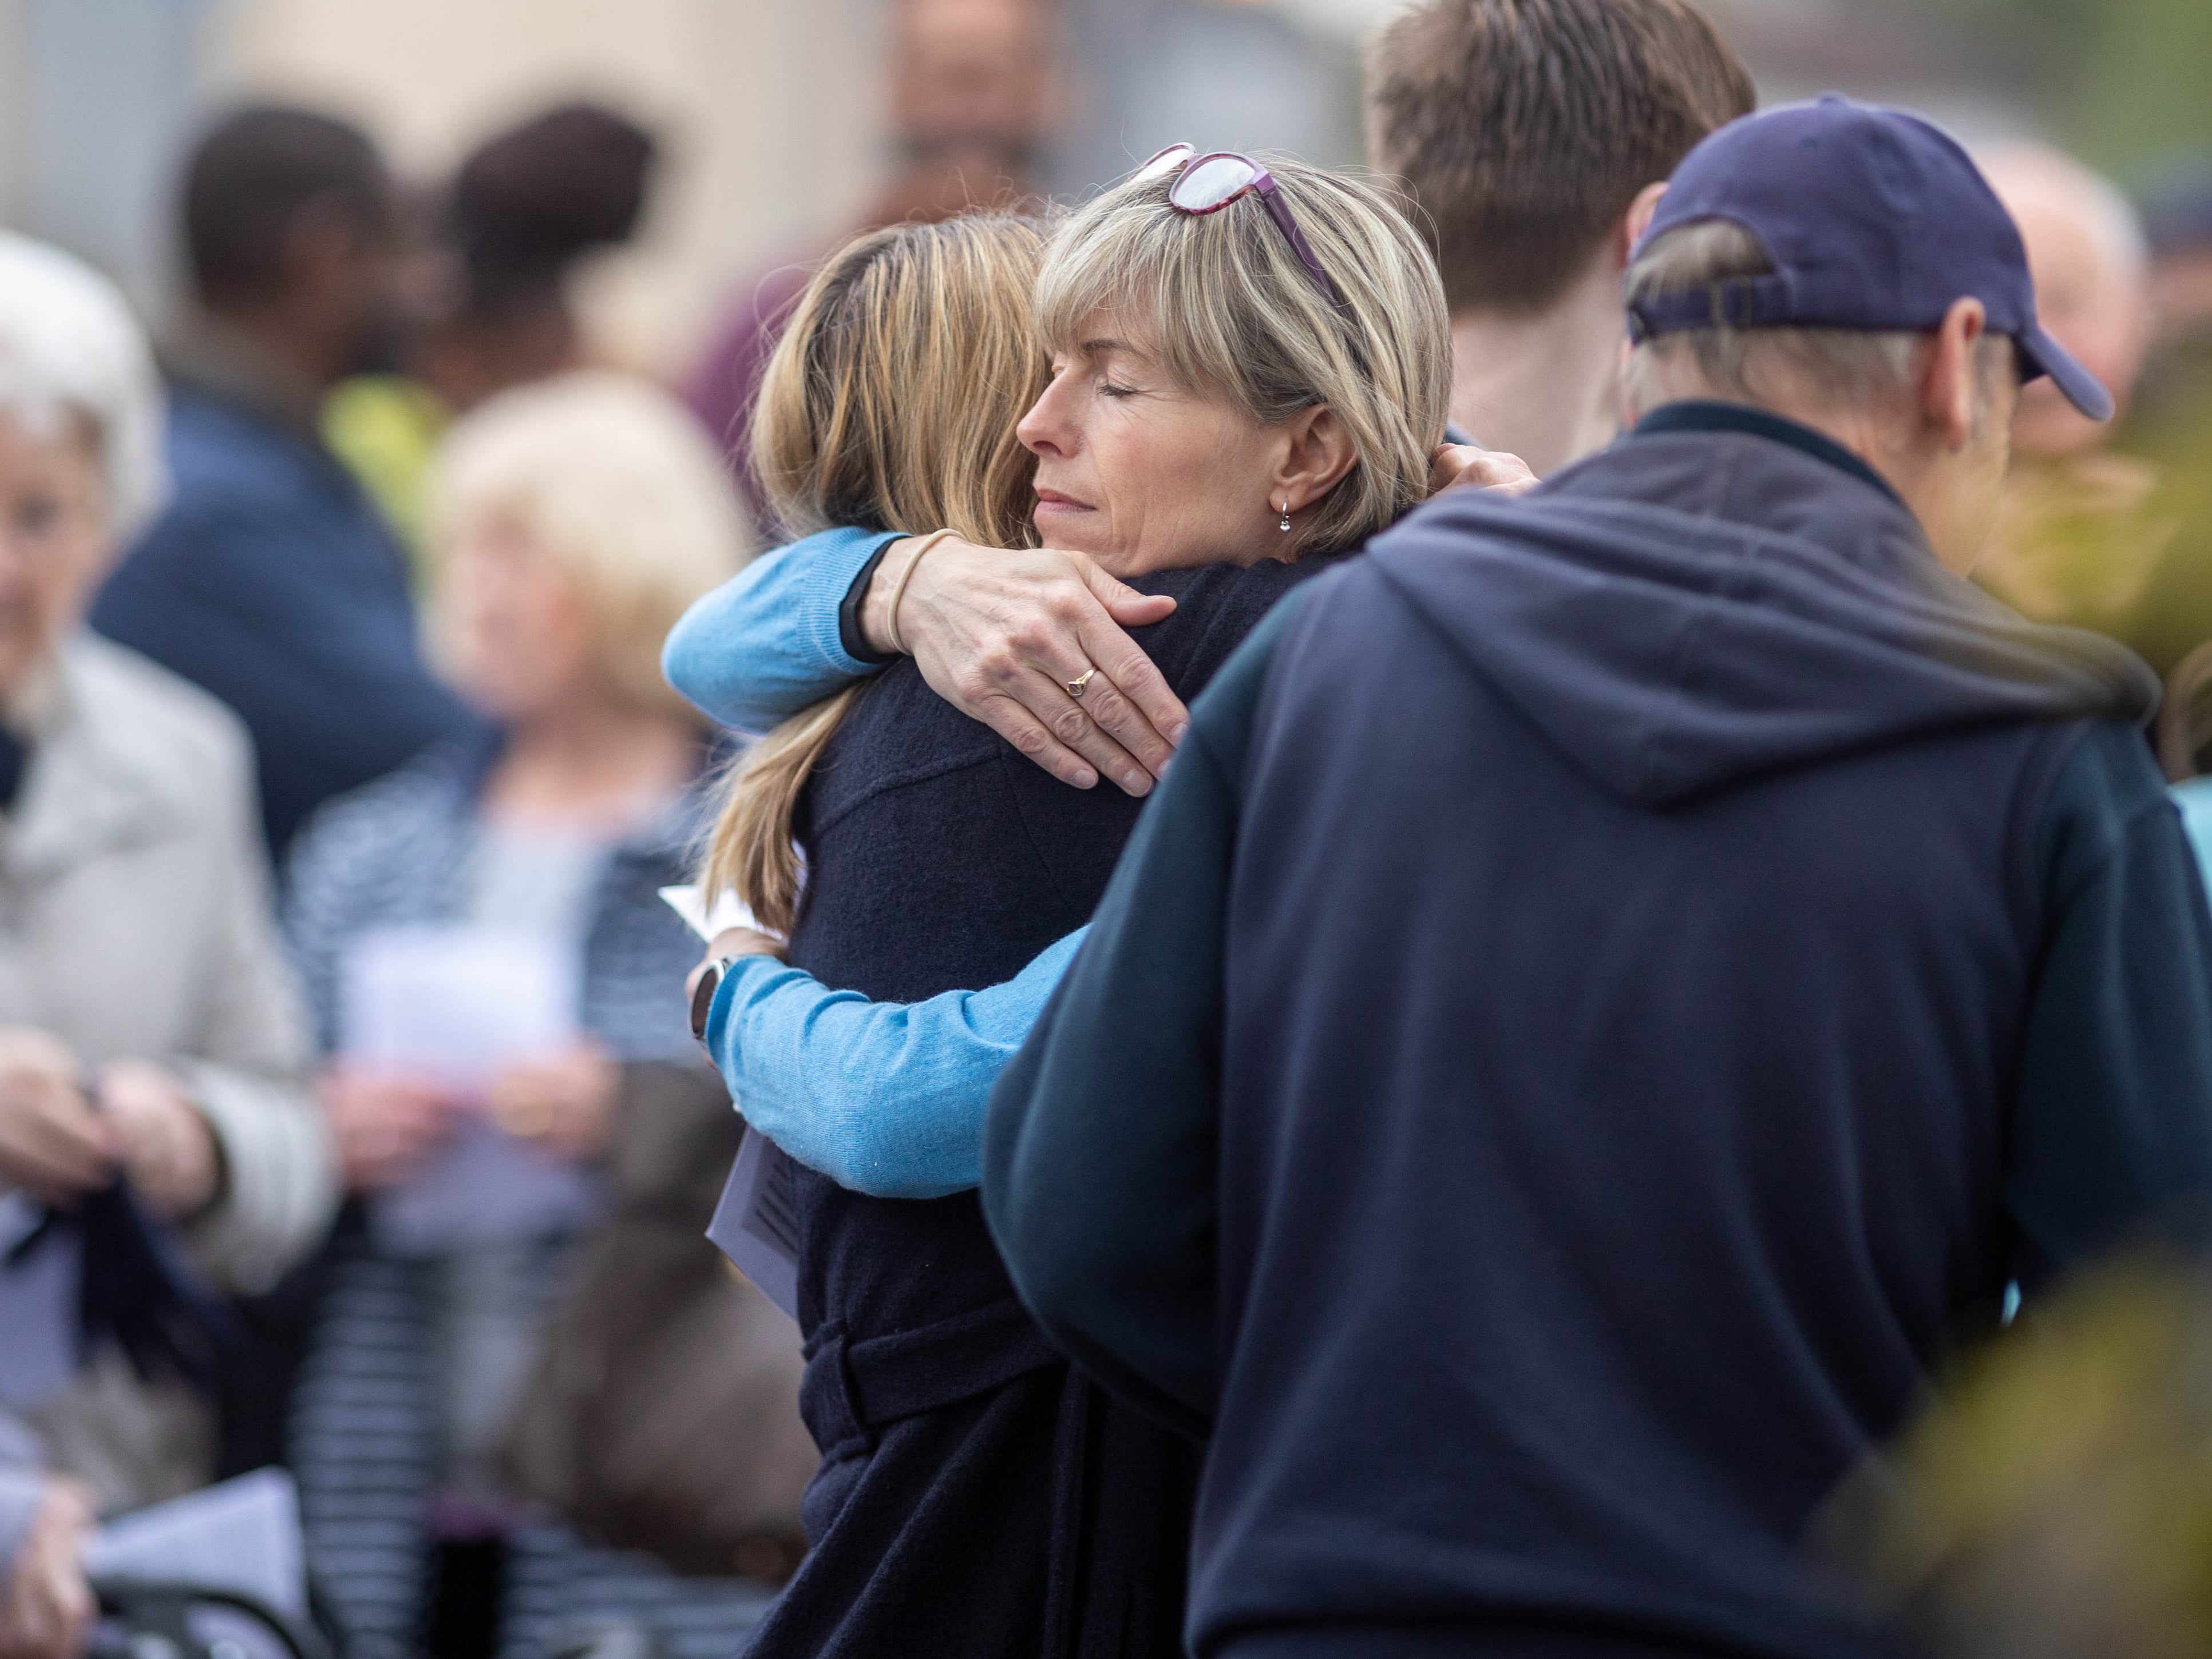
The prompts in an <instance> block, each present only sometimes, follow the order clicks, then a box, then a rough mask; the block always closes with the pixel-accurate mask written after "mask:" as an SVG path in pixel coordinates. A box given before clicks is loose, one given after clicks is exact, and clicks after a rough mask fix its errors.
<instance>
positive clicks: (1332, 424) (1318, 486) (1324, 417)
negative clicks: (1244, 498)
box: [1267, 404, 1359, 513]
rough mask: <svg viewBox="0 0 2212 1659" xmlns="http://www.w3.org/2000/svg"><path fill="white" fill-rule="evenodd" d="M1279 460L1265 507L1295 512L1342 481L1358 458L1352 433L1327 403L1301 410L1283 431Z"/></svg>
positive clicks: (1292, 417)
mask: <svg viewBox="0 0 2212 1659" xmlns="http://www.w3.org/2000/svg"><path fill="white" fill-rule="evenodd" d="M1283 436H1284V443H1283V448H1282V458H1281V459H1280V460H1279V461H1278V462H1277V463H1276V465H1275V476H1274V477H1273V478H1271V479H1269V480H1268V485H1267V504H1268V505H1269V506H1270V507H1275V508H1276V509H1278V510H1279V511H1284V512H1291V513H1296V512H1298V511H1300V510H1301V509H1303V508H1304V507H1310V506H1311V505H1312V504H1313V503H1314V502H1316V501H1319V500H1320V499H1321V498H1322V496H1324V495H1328V492H1329V491H1330V490H1332V489H1335V488H1336V487H1337V485H1338V484H1339V483H1342V482H1343V479H1344V475H1345V474H1346V473H1347V472H1349V471H1352V466H1353V465H1354V464H1355V463H1356V462H1357V461H1358V459H1359V450H1358V446H1357V445H1355V444H1354V443H1353V442H1352V434H1351V432H1350V431H1349V430H1348V429H1347V428H1346V426H1345V424H1344V422H1342V421H1340V420H1339V419H1338V418H1337V414H1336V411H1335V410H1333V409H1331V408H1330V407H1329V406H1328V404H1315V405H1314V406H1313V407H1312V408H1310V409H1302V410H1299V411H1298V412H1297V414H1296V415H1294V416H1291V420H1290V422H1289V424H1288V425H1287V426H1285V428H1284V433H1283Z"/></svg>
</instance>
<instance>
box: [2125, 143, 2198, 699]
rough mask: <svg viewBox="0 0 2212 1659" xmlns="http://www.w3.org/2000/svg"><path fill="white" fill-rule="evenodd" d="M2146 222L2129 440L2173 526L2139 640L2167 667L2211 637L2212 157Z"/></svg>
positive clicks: (2154, 200)
mask: <svg viewBox="0 0 2212 1659" xmlns="http://www.w3.org/2000/svg"><path fill="white" fill-rule="evenodd" d="M2144 221H2145V228H2146V229H2147V230H2148V233H2149V239H2150V246H2151V269H2150V290H2151V312H2152V317H2153V320H2154V330H2155V332H2154V337H2153V339H2152V343H2151V352H2150V361H2149V364H2148V368H2147V370H2146V372H2145V374H2144V377H2143V385H2142V391H2141V392H2140V394H2139V395H2138V396H2137V398H2136V411H2135V416H2134V418H2133V419H2132V420H2131V421H2130V422H2129V427H2128V430H2127V432H2126V433H2125V434H2124V436H2123V442H2124V444H2125V445H2126V447H2128V449H2129V450H2130V453H2135V454H2138V455H2141V456H2142V457H2143V458H2144V459H2146V460H2148V461H2149V462H2150V463H2151V464H2152V465H2155V466H2157V467H2158V468H2159V469H2160V509H2161V511H2162V512H2163V513H2165V515H2166V517H2167V519H2168V520H2170V521H2171V522H2172V525H2173V531H2172V539H2171V540H2170V541H2169V542H2168V543H2167V544H2166V552H2165V556H2164V557H2163V558H2161V559H2160V562H2159V566H2158V568H2157V570H2156V571H2155V572H2154V574H2153V575H2152V577H2151V580H2150V587H2149V592H2148V596H2147V597H2146V599H2145V601H2144V604H2143V607H2142V617H2141V620H2140V622H2139V623H2138V624H2137V626H2136V630H2135V640H2134V643H2135V644H2136V647H2137V648H2138V649H2140V650H2141V651H2142V652H2143V653H2144V654H2145V655H2147V656H2148V657H2149V658H2150V659H2151V661H2152V663H2153V665H2155V666H2158V667H2160V668H2164V667H2166V666H2167V665H2171V664H2172V663H2174V662H2175V661H2176V660H2177V659H2179V658H2180V657H2181V656H2182V655H2183V654H2184V653H2186V652H2190V651H2192V650H2195V649H2197V648H2198V647H2202V646H2203V645H2204V644H2205V643H2206V642H2207V641H2212V155H2203V156H2200V157H2198V158H2197V159H2196V160H2195V161H2190V162H2185V163H2182V164H2181V165H2179V166H2178V167H2175V168H2174V169H2173V170H2172V172H2171V173H2169V174H2168V175H2167V176H2166V179H2164V180H2163V181H2162V182H2161V183H2160V185H2158V186H2157V187H2156V188H2155V189H2154V190H2153V191H2151V193H2150V195H2149V197H2148V200H2147V201H2146V203H2145V205H2144Z"/></svg>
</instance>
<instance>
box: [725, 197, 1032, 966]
mask: <svg viewBox="0 0 2212 1659" xmlns="http://www.w3.org/2000/svg"><path fill="white" fill-rule="evenodd" d="M1046 234H1047V227H1046V226H1045V224H1044V223H1043V222H1042V221H1041V220H1037V219H1033V218H1027V217H1022V216H1014V215H1008V214H997V213H978V214H968V215H963V216H961V217H959V218H956V219H948V220H945V222H942V223H939V224H933V225H898V226H894V227H892V228H890V229H887V230H878V231H872V232H869V233H867V234H864V235H861V236H859V237H856V238H855V239H854V240H852V241H850V242H848V243H847V244H846V245H845V246H843V247H842V248H841V249H839V250H838V252H836V253H835V254H833V255H832V256H831V257H830V258H829V262H828V263H827V264H824V265H823V268H822V270H821V272H820V273H819V274H818V275H817V276H816V277H815V278H814V280H813V282H812V283H810V284H809V285H808V287H807V289H806V292H805V295H802V296H801V297H800V300H799V305H798V307H797V309H796V310H795V311H794V312H793V315H792V319H791V323H790V325H789V326H788V327H787V328H786V330H785V331H784V334H783V337H782V339H781V341H780V342H778V343H777V345H776V349H775V353H774V355H773V356H770V357H769V363H768V368H767V370H766V372H765V373H764V374H763V376H762V380H761V392H760V402H759V405H758V408H757V410H756V412H755V415H754V418H753V439H752V461H753V470H754V472H755V474H756V476H757V477H758V478H759V479H760V481H761V485H762V488H763V490H764V491H765V492H766V494H767V495H768V498H769V506H770V507H771V508H772V509H773V511H774V513H775V517H776V518H777V519H779V520H781V522H782V523H784V524H785V525H787V526H790V528H791V529H792V531H793V532H794V533H795V534H801V535H804V534H807V533H810V532H813V531H817V530H824V529H828V528H829V527H831V526H836V525H858V526H865V527H867V528H872V529H878V530H887V531H897V532H901V533H902V534H905V535H918V534H921V533H922V532H927V531H930V530H936V529H947V530H950V531H951V532H953V533H954V534H955V535H957V536H959V537H960V538H963V540H966V541H971V542H975V543H979V544H983V545H986V546H995V547H1014V546H1023V545H1026V544H1029V543H1030V542H1031V541H1032V540H1033V535H1032V532H1031V531H1030V523H1029V514H1030V507H1031V504H1032V503H1031V499H1030V494H1031V492H1030V477H1031V476H1032V475H1033V473H1034V471H1035V470H1036V460H1035V458H1034V457H1033V456H1031V455H1030V453H1029V452H1028V451H1027V450H1025V449H1024V447H1022V445H1021V443H1020V441H1018V439H1016V438H1015V436H1014V424H1015V422H1017V421H1018V420H1019V419H1020V418H1021V416H1022V414H1023V412H1024V410H1027V409H1028V408H1029V406H1030V404H1032V403H1034V402H1036V398H1037V395H1038V394H1039V393H1040V392H1042V390H1043V388H1044V383H1045V379H1046V374H1047V372H1048V371H1047V364H1046V361H1045V357H1044V354H1043V352H1042V350H1041V349H1039V347H1038V345H1037V343H1036V334H1035V331H1033V330H1032V328H1031V327H1030V290H1031V289H1032V288H1033V287H1034V286H1035V284H1036V275H1037V270H1038V268H1039V266H1040V265H1041V264H1042V261H1043V255H1044V244H1045V238H1046ZM865 690H866V685H865V684H862V685H856V686H850V687H848V688H847V689H846V690H842V691H840V692H838V693H837V694H836V696H832V697H829V698H827V699H825V700H824V701H823V702H818V703H816V704H815V705H814V706H813V707H812V708H808V709H805V710H804V711H802V712H801V713H799V714H794V715H793V716H792V718H791V719H789V720H786V721H785V722H784V723H783V724H782V725H781V726H778V727H777V728H776V729H775V731H774V732H770V733H769V734H768V736H766V737H764V738H762V739H761V740H760V741H759V742H757V743H756V744H754V745H753V746H752V747H751V748H750V750H747V751H746V753H745V755H744V757H743V759H741V760H740V761H739V762H738V765H737V767H736V769H735V770H734V771H733V773H732V775H731V778H730V782H729V794H728V798H727V799H726V801H725V802H724V804H723V807H722V812H721V817H720V820H719V822H717V823H716V824H715V826H714V839H713V841H712V842H711V843H710V844H709V846H708V852H707V857H706V860H705V863H704V865H703V866H702V868H701V871H700V874H699V882H700V885H701V887H702V889H703V890H704V896H705V898H706V900H707V902H708V903H710V904H711V903H712V902H714V899H715V898H716V897H718V896H720V895H721V894H722V893H723V892H726V891H728V892H734V893H735V894H736V895H737V896H738V897H739V898H740V899H742V900H744V902H745V903H746V904H747V905H749V906H750V908H751V909H752V912H753V915H754V916H755V917H756V918H757V920H758V921H759V922H760V924H761V926H763V927H766V928H768V929H769V931H770V932H772V933H789V932H790V931H791V928H792V925H793V922H794V921H796V920H797V916H798V910H799V865H798V859H797V857H796V855H795V854H794V853H793V848H792V822H793V815H794V814H795V813H796V811H798V807H799V798H800V796H801V795H802V794H803V793H805V787H806V780H807V779H808V777H809V776H811V775H812V772H813V769H814V765H815V763H816V762H817V760H818V759H819V758H820V757H821V755H822V751H823V750H824V749H826V748H827V747H828V746H829V740H830V738H833V737H835V736H836V732H837V727H838V726H839V725H840V724H841V723H842V721H843V720H844V718H845V715H846V714H847V712H848V710H849V709H850V708H852V706H853V704H854V701H855V700H856V699H857V698H858V697H859V696H860V694H861V693H862V692H863V691H865Z"/></svg>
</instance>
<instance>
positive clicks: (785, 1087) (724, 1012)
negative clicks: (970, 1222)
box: [707, 928, 1085, 1198]
mask: <svg viewBox="0 0 2212 1659" xmlns="http://www.w3.org/2000/svg"><path fill="white" fill-rule="evenodd" d="M1084 933H1085V930H1084V929H1080V928H1079V929H1078V930H1077V931H1076V932H1074V933H1070V934H1069V935H1068V936H1067V937H1066V939H1061V940H1060V941H1059V942H1058V943H1056V944H1054V945H1048V947H1046V949H1045V950H1044V951H1042V952H1041V953H1040V954H1039V955H1038V956H1037V957H1036V959H1035V960H1034V961H1032V962H1031V963H1030V965H1029V966H1028V967H1026V968H1024V969H1022V971H1021V973H1020V974H1019V975H1017V976H1016V977H1014V978H1013V979H1011V980H1008V981H1006V983H1005V984H1003V985H994V986H992V987H990V988H989V989H987V990H982V991H948V992H946V993H945V994H944V995H942V996H937V997H932V998H931V999H930V1000H928V1001H927V1002H915V1003H878V1002H870V1001H868V1000H866V998H864V997H861V996H860V995H858V994H854V993H853V992H849V991H832V990H829V989H828V988H826V987H824V986H823V984H822V982H821V981H819V980H817V979H815V978H813V977H812V976H811V975H807V974H804V973H801V972H800V971H799V969H796V968H787V967H785V966H784V965H783V964H782V963H780V962H777V961H775V959H774V958H772V957H747V958H746V959H744V961H742V962H740V963H738V964H737V965H736V967H734V968H733V969H732V970H731V972H730V975H729V976H728V977H727V978H726V979H725V980H724V981H723V982H722V987H721V989H720V991H719V992H717V993H716V994H715V997H714V1007H713V1009H712V1011H711V1012H710V1013H709V1016H708V1023H707V1047H708V1052H709V1053H710V1054H713V1056H714V1064H715V1065H716V1066H718V1067H719V1068H720V1071H721V1073H722V1078H723V1080H724V1081H725V1082H726V1083H727V1084H728V1085H730V1093H731V1095H732V1097H733V1098H734V1099H735V1100H736V1102H737V1103H738V1110H740V1111H741V1112H743V1113H744V1115H745V1121H747V1122H748V1123H750V1124H751V1125H752V1127H754V1128H756V1129H758V1130H759V1131H760V1132H761V1133H763V1134H764V1135H766V1136H767V1137H768V1138H769V1139H770V1140H773V1141H774V1142H775V1144H776V1145H777V1146H781V1147H782V1148H783V1150H784V1151H785V1152H788V1153H789V1154H790V1155H791V1156H792V1157H793V1158H796V1159H798V1160H799V1162H800V1163H801V1164H805V1165H806V1166H807V1167H808V1168H810V1169H814V1170H820V1171H821V1172H822V1173H823V1174H824V1175H826V1176H829V1178H830V1179H831V1180H833V1181H835V1182H837V1183H838V1184H839V1185H840V1186H842V1187H849V1188H852V1189H853V1190H854V1191H855V1192H862V1193H869V1194H873V1195H874V1196H876V1197H878V1198H942V1197H944V1196H945V1194H948V1193H957V1192H963V1191H965V1190H966V1189H967V1188H970V1187H973V1186H974V1185H975V1183H976V1182H977V1181H978V1180H979V1179H981V1171H982V1158H983V1109H984V1108H985V1106H986V1105H987V1103H989V1101H990V1098H991V1085H993V1084H994V1083H996V1082H997V1081H998V1079H999V1073H1000V1070H1001V1069H1002V1068H1003V1067H1004V1066H1006V1062H1007V1060H1010V1059H1012V1057H1013V1054H1014V1051H1015V1050H1016V1049H1017V1048H1019V1047H1020V1046H1021V1043H1022V1039H1023V1038H1024V1037H1025V1036H1028V1035H1029V1030H1030V1026H1031V1025H1032V1024H1035V1023H1036V1017H1037V1011H1038V1010H1039V1009H1040V1008H1042V1007H1043V1006H1044V1004H1045V1001H1046V999H1047V998H1048V997H1049V996H1051V994H1052V990H1053V987H1054V986H1055V985H1057V984H1058V983H1059V982H1060V975H1061V973H1062V972H1063V971H1064V970H1065V969H1066V966H1067V963H1068V959H1069V958H1070V957H1073V955H1074V954H1075V949H1076V946H1077V945H1079V944H1080V943H1081V942H1082V939H1083V935H1084Z"/></svg>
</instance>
